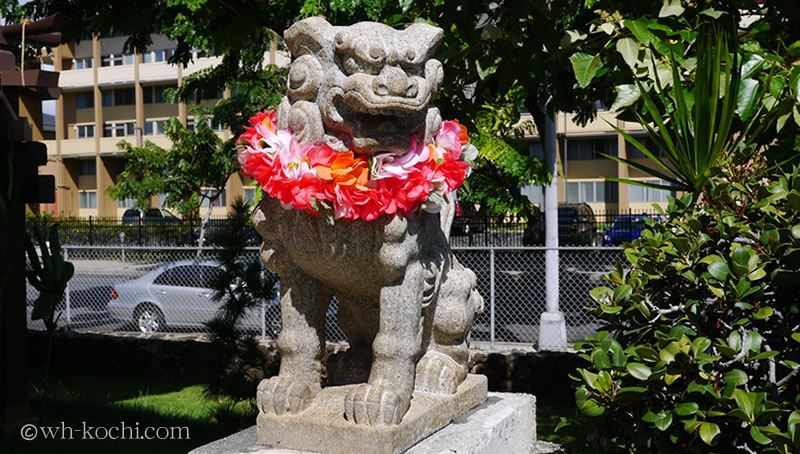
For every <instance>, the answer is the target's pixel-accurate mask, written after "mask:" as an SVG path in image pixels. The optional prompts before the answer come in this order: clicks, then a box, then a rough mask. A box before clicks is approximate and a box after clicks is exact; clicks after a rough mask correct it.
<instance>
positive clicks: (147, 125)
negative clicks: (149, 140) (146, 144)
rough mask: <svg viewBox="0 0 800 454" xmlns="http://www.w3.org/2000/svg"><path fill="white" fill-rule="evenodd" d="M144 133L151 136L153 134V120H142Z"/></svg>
mask: <svg viewBox="0 0 800 454" xmlns="http://www.w3.org/2000/svg"><path fill="white" fill-rule="evenodd" d="M144 135H146V136H152V135H153V122H152V121H145V122H144Z"/></svg>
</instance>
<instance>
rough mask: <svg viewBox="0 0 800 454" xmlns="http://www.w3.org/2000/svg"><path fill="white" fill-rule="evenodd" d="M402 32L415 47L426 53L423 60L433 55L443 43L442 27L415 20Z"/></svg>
mask: <svg viewBox="0 0 800 454" xmlns="http://www.w3.org/2000/svg"><path fill="white" fill-rule="evenodd" d="M401 33H403V34H404V35H405V36H406V37H407V38H408V39H409V41H411V42H412V43H414V47H415V48H416V49H418V51H419V53H420V54H422V55H424V58H423V59H422V60H423V61H424V60H427V59H428V58H431V57H432V56H433V54H434V53H435V52H436V50H437V49H438V48H439V45H441V44H442V36H444V32H443V31H442V29H441V28H439V27H434V26H432V25H428V24H425V23H423V22H415V23H413V24H411V26H410V27H408V28H407V29H405V30H403V31H402V32H401Z"/></svg>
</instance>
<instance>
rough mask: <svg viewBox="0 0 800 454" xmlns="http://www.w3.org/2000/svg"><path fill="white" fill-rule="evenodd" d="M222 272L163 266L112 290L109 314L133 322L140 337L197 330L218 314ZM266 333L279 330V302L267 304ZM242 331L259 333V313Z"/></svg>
mask: <svg viewBox="0 0 800 454" xmlns="http://www.w3.org/2000/svg"><path fill="white" fill-rule="evenodd" d="M221 272H222V267H221V264H220V263H219V262H215V261H211V260H191V261H190V260H185V261H180V262H172V263H168V264H166V265H163V266H161V267H159V268H156V269H155V270H153V271H151V272H149V273H147V274H145V275H144V276H142V277H140V278H138V279H133V280H131V281H126V282H117V283H115V284H114V285H113V286H112V287H111V296H110V300H109V302H108V310H109V312H110V313H111V315H113V316H114V317H115V318H116V319H118V320H120V321H123V322H129V321H130V322H133V324H134V326H135V327H136V328H137V329H138V330H139V331H141V332H143V333H152V332H156V331H163V330H164V328H166V327H167V326H170V327H199V326H203V324H204V323H205V322H207V321H209V320H211V319H212V318H214V316H215V315H216V314H217V311H218V310H219V308H220V303H219V302H216V301H214V300H213V296H214V290H213V289H212V287H213V283H214V281H215V280H216V279H217V278H218V277H219V274H220V273H221ZM266 310H267V318H266V320H267V329H268V330H270V329H271V328H274V327H275V326H280V310H279V309H278V298H277V297H276V298H275V299H273V300H272V301H267V302H266ZM242 327H243V328H245V329H254V330H259V331H260V329H261V311H260V308H255V309H253V310H251V311H249V312H248V313H247V314H246V315H245V317H244V319H243V321H242Z"/></svg>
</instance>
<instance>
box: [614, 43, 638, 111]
mask: <svg viewBox="0 0 800 454" xmlns="http://www.w3.org/2000/svg"><path fill="white" fill-rule="evenodd" d="M617 52H619V53H620V55H622V59H623V60H625V63H627V64H628V66H630V67H631V69H633V70H635V69H636V65H637V63H638V62H639V43H638V42H637V41H636V40H635V39H631V38H622V39H620V40H619V41H617ZM628 85H631V84H628ZM617 91H619V87H617ZM636 97H637V98H638V97H639V96H638V95H637V96H636Z"/></svg>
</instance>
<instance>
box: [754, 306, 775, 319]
mask: <svg viewBox="0 0 800 454" xmlns="http://www.w3.org/2000/svg"><path fill="white" fill-rule="evenodd" d="M774 312H775V311H773V310H772V308H771V307H769V306H765V307H762V308H761V309H759V310H758V312H756V313H755V314H754V315H753V317H755V318H756V320H763V319H765V318H767V317H769V316H771V315H772V314H773V313H774Z"/></svg>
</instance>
